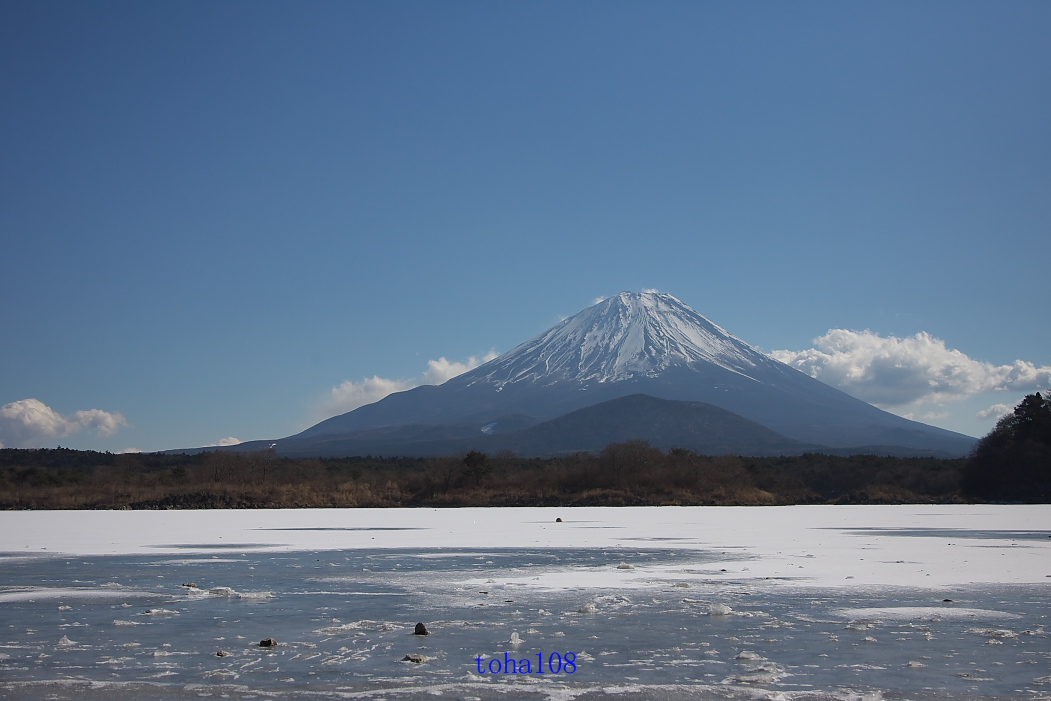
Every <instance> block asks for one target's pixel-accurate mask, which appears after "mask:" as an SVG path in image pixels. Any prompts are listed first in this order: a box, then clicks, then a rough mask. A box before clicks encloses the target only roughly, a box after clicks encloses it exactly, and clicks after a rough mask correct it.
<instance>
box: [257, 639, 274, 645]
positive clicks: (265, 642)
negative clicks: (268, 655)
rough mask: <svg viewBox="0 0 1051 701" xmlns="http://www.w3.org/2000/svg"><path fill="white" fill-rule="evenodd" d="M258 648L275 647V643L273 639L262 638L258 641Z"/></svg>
mask: <svg viewBox="0 0 1051 701" xmlns="http://www.w3.org/2000/svg"><path fill="white" fill-rule="evenodd" d="M259 647H277V641H276V640H274V639H273V638H263V639H262V640H260V641H259Z"/></svg>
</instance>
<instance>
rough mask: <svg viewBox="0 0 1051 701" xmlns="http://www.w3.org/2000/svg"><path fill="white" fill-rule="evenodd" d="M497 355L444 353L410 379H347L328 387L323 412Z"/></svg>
mask: <svg viewBox="0 0 1051 701" xmlns="http://www.w3.org/2000/svg"><path fill="white" fill-rule="evenodd" d="M498 356H499V354H498V353H497V352H496V351H489V352H488V353H486V354H485V355H484V356H482V357H481V358H480V359H479V358H478V357H476V356H473V355H472V356H471V357H470V358H468V359H467V361H466V362H464V363H457V362H453V361H450V360H447V359H446V358H444V357H441V358H438V359H437V360H428V361H427V369H426V370H425V371H424V372H423V375H421V376H420V377H419V378H413V379H409V380H391V379H388V378H386V377H380V376H379V375H374V376H372V377H366V378H365V379H363V380H361V381H360V382H354V381H353V380H347V381H346V382H344V383H342V384H340V385H336V386H335V387H333V388H332V389H331V390H330V391H329V395H328V397H326V398H325V400H324V402H322V405H321V407H320V413H321V414H322V415H324V416H325V417H329V416H335V415H337V414H343V413H346V412H348V411H353V410H354V409H357V408H358V407H361V406H365V405H366V404H372V403H373V402H378V401H379V400H381V399H383V398H384V397H386V396H387V395H388V394H394V393H395V392H404V391H405V390H408V389H412V388H413V387H418V386H419V385H440V384H442V383H443V382H446V381H447V380H451V379H452V378H454V377H456V376H458V375H462V374H463V373H465V372H467V371H468V370H473V369H474V368H476V367H478V366H479V365H481V364H482V363H487V362H489V361H490V360H492V359H493V358H496V357H498Z"/></svg>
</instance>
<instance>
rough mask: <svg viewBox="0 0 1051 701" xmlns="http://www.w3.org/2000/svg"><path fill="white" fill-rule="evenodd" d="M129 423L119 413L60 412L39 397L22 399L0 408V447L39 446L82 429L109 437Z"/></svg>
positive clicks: (92, 410)
mask: <svg viewBox="0 0 1051 701" xmlns="http://www.w3.org/2000/svg"><path fill="white" fill-rule="evenodd" d="M128 425H129V424H128V421H127V420H126V419H125V418H124V415H123V414H121V413H120V412H109V411H103V410H101V409H86V410H82V411H75V412H73V413H72V414H66V415H63V414H60V413H59V412H57V411H55V410H54V409H52V408H51V407H49V406H48V405H47V404H44V403H43V402H42V401H40V400H39V399H33V398H29V399H21V400H19V401H17V402H11V403H9V404H5V405H4V406H2V407H0V447H4V446H7V447H9V448H39V447H41V446H43V445H45V444H49V443H51V442H52V441H54V440H55V439H58V438H64V437H66V436H70V435H73V434H75V433H79V432H81V431H83V430H85V429H94V430H95V432H96V433H97V435H98V437H99V438H109V437H111V436H114V435H116V433H117V432H118V431H119V430H120V429H121V428H122V427H125V426H128Z"/></svg>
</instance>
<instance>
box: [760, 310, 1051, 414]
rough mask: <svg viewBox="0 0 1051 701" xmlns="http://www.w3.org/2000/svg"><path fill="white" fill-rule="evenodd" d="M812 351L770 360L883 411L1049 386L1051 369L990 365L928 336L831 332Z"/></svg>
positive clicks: (784, 353)
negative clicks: (874, 405) (801, 372)
mask: <svg viewBox="0 0 1051 701" xmlns="http://www.w3.org/2000/svg"><path fill="white" fill-rule="evenodd" d="M814 344H815V346H816V347H815V348H810V349H807V350H802V351H788V350H780V351H774V352H772V353H771V354H770V355H771V357H773V358H774V359H776V360H780V361H781V362H782V363H785V364H787V365H791V366H792V367H794V368H796V369H797V370H802V371H803V372H805V373H807V374H808V375H810V376H811V377H815V378H817V379H819V380H821V381H822V382H825V383H827V384H830V385H832V386H834V387H838V388H839V389H841V390H843V391H844V392H847V393H848V394H851V395H853V396H855V397H858V398H860V399H863V400H865V401H867V402H871V403H872V404H876V405H877V406H881V407H883V408H892V407H903V406H908V405H913V404H927V403H939V402H944V401H957V400H961V399H965V398H967V397H969V396H971V395H975V394H982V393H984V392H998V391H1005V390H1013V391H1031V390H1036V389H1039V388H1041V387H1046V386H1047V385H1048V384H1051V367H1048V366H1042V367H1037V366H1036V365H1033V364H1032V363H1029V362H1026V361H1024V360H1016V361H1015V362H1014V363H1012V364H1011V365H993V364H992V363H985V362H982V361H979V360H974V359H973V358H970V357H968V356H967V355H966V354H964V353H962V352H960V351H958V350H955V349H952V348H948V347H946V345H945V341H942V340H941V339H938V338H935V337H934V336H931V335H930V334H928V333H924V332H921V333H918V334H916V335H915V336H908V337H906V338H898V337H896V336H880V335H879V334H877V333H874V332H872V331H868V330H866V331H849V330H847V329H831V330H830V331H829V332H828V333H827V334H825V335H824V336H822V337H820V338H817V339H815V340H814Z"/></svg>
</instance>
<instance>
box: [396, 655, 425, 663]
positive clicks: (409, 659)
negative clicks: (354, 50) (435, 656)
mask: <svg viewBox="0 0 1051 701" xmlns="http://www.w3.org/2000/svg"><path fill="white" fill-rule="evenodd" d="M426 659H427V658H426V657H424V656H423V655H406V656H405V657H403V658H401V661H402V662H414V663H416V664H423V662H424V660H426Z"/></svg>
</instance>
